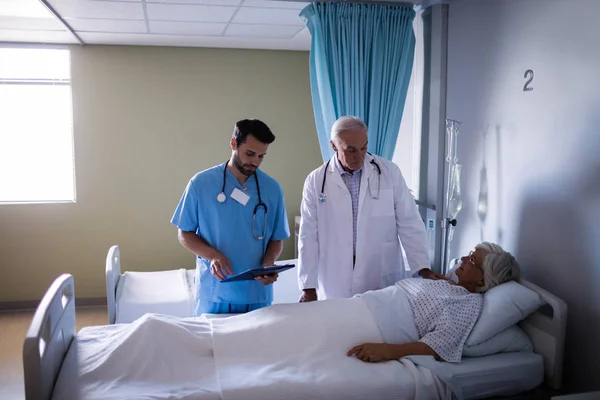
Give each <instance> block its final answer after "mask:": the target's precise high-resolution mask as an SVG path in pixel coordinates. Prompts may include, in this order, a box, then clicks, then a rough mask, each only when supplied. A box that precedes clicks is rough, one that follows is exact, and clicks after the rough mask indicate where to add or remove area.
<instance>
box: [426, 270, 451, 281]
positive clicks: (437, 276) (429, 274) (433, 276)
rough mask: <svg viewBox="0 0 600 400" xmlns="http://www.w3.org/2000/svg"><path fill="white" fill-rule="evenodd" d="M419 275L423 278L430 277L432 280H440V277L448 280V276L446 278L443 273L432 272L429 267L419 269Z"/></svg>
mask: <svg viewBox="0 0 600 400" xmlns="http://www.w3.org/2000/svg"><path fill="white" fill-rule="evenodd" d="M419 275H420V276H421V277H422V278H425V279H432V280H435V281H437V280H440V279H443V280H445V281H447V280H448V278H446V277H445V276H444V275H442V274H439V273H437V272H433V271H432V270H430V269H429V268H423V269H422V270H420V271H419Z"/></svg>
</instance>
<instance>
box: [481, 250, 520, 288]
mask: <svg viewBox="0 0 600 400" xmlns="http://www.w3.org/2000/svg"><path fill="white" fill-rule="evenodd" d="M475 249H481V250H483V251H484V252H485V253H486V256H485V259H484V260H483V265H482V266H481V267H482V269H483V282H484V285H483V286H482V287H479V288H478V289H477V291H478V292H480V293H484V292H487V291H488V290H490V289H491V288H493V287H494V286H497V285H500V284H502V283H504V282H508V281H516V280H519V279H520V278H521V268H520V266H519V263H518V262H517V260H516V259H515V257H514V256H513V255H512V254H510V253H509V252H508V251H505V250H504V249H502V247H500V246H499V245H497V244H495V243H490V242H483V243H480V244H478V245H477V246H475Z"/></svg>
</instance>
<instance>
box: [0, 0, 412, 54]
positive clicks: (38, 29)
mask: <svg viewBox="0 0 600 400" xmlns="http://www.w3.org/2000/svg"><path fill="white" fill-rule="evenodd" d="M45 1H46V5H47V6H46V5H45V4H44V2H43V1H40V0H0V42H21V43H22V42H26V43H45V44H48V43H50V44H77V43H80V41H81V42H82V43H83V44H113V45H148V46H189V47H225V48H249V49H273V50H309V49H310V33H309V32H308V30H307V29H306V27H305V25H304V22H303V21H302V19H301V18H300V17H299V16H298V14H299V13H300V11H301V10H302V9H303V8H304V7H305V6H306V5H307V4H308V2H300V1H295V0H283V1H275V0H45ZM363 2H365V3H368V2H369V1H368V0H367V1H363ZM378 2H379V3H381V2H382V0H379V1H378ZM383 2H390V3H392V2H396V1H395V0H383ZM405 2H406V1H405ZM407 2H410V3H411V4H416V3H418V0H410V1H407ZM69 29H71V30H72V31H73V32H71V31H70V30H69Z"/></svg>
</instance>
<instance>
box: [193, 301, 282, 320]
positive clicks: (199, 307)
mask: <svg viewBox="0 0 600 400" xmlns="http://www.w3.org/2000/svg"><path fill="white" fill-rule="evenodd" d="M270 305H271V303H256V304H233V303H213V302H211V301H205V302H198V303H196V312H195V315H196V316H197V317H199V316H200V315H201V314H243V313H247V312H250V311H254V310H258V309H259V308H263V307H268V306H270Z"/></svg>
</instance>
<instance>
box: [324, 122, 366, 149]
mask: <svg viewBox="0 0 600 400" xmlns="http://www.w3.org/2000/svg"><path fill="white" fill-rule="evenodd" d="M344 131H364V132H367V131H368V128H367V125H365V123H364V122H363V121H362V120H361V119H360V118H358V117H350V116H344V117H340V118H338V119H337V121H335V122H334V124H333V126H332V127H331V140H332V141H333V142H335V143H337V142H338V139H339V138H340V133H342V132H344Z"/></svg>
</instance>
